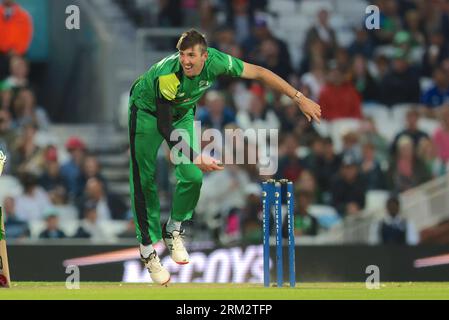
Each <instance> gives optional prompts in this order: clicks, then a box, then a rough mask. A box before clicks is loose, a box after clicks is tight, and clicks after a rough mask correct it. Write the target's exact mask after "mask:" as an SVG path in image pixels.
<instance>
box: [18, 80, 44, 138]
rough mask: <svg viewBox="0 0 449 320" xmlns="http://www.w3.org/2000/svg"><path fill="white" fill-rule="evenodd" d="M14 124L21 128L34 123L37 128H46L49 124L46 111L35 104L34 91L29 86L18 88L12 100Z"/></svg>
mask: <svg viewBox="0 0 449 320" xmlns="http://www.w3.org/2000/svg"><path fill="white" fill-rule="evenodd" d="M13 107H14V115H15V119H14V126H15V127H16V128H21V127H23V126H24V125H25V124H29V123H34V124H36V126H37V128H38V129H39V130H47V129H48V127H49V125H50V120H49V119H48V116H47V113H46V112H45V110H44V109H43V108H42V107H39V106H38V105H37V104H36V97H35V95H34V92H33V91H32V90H31V89H29V88H24V89H20V90H19V91H18V93H17V96H16V99H15V100H14V106H13Z"/></svg>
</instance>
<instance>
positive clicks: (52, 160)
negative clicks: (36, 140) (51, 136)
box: [39, 146, 67, 192]
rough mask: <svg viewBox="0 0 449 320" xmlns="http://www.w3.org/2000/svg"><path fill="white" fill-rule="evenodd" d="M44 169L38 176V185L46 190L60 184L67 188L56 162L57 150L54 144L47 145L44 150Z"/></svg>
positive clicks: (50, 189) (48, 190)
mask: <svg viewBox="0 0 449 320" xmlns="http://www.w3.org/2000/svg"><path fill="white" fill-rule="evenodd" d="M44 159H45V163H44V171H43V172H42V174H41V175H40V177H39V185H40V186H41V187H42V188H44V189H45V190H46V191H47V192H50V191H52V190H54V189H56V188H57V187H59V186H62V187H63V188H64V189H65V190H67V182H66V180H65V179H64V177H63V176H62V175H61V169H60V166H59V162H58V150H57V149H56V147H54V146H49V147H47V148H46V150H45V151H44Z"/></svg>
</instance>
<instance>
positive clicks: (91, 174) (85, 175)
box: [77, 155, 108, 197]
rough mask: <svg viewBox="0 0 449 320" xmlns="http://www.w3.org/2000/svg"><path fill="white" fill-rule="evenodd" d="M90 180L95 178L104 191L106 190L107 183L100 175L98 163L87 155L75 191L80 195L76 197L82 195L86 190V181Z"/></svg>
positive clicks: (93, 157)
mask: <svg viewBox="0 0 449 320" xmlns="http://www.w3.org/2000/svg"><path fill="white" fill-rule="evenodd" d="M90 178H97V179H98V180H100V181H101V183H102V184H103V186H104V188H105V190H106V191H107V190H108V185H107V181H106V178H105V177H104V176H103V175H102V174H101V167H100V164H99V163H98V159H97V158H96V157H95V156H92V155H88V156H86V157H85V158H84V161H83V164H82V171H81V174H80V175H79V177H78V183H77V190H80V193H79V194H77V197H79V196H81V195H82V192H83V191H84V189H85V188H86V183H87V180H89V179H90Z"/></svg>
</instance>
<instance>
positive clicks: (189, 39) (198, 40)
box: [176, 29, 207, 52]
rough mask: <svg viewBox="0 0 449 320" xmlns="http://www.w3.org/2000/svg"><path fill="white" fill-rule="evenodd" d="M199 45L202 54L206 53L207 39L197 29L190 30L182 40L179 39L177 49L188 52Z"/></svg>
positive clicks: (184, 34)
mask: <svg viewBox="0 0 449 320" xmlns="http://www.w3.org/2000/svg"><path fill="white" fill-rule="evenodd" d="M197 44H199V45H200V47H201V51H202V52H204V51H206V49H207V41H206V37H205V36H204V35H203V34H201V33H199V32H198V31H196V30H195V29H190V30H189V31H186V32H184V33H183V34H182V35H181V38H179V40H178V44H177V45H176V49H178V50H186V49H189V48H193V47H194V46H195V45H197Z"/></svg>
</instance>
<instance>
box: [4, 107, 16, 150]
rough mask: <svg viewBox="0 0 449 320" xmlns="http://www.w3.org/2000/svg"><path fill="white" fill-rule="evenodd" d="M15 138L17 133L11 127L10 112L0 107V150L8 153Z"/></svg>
mask: <svg viewBox="0 0 449 320" xmlns="http://www.w3.org/2000/svg"><path fill="white" fill-rule="evenodd" d="M16 139H17V133H16V131H15V130H14V129H13V128H12V122H11V115H10V113H9V112H8V111H5V110H1V109H0V150H2V151H3V153H5V154H7V155H8V153H9V152H10V151H11V149H12V148H13V146H14V142H15V141H16Z"/></svg>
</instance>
